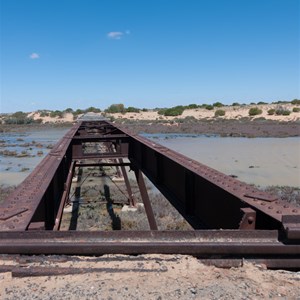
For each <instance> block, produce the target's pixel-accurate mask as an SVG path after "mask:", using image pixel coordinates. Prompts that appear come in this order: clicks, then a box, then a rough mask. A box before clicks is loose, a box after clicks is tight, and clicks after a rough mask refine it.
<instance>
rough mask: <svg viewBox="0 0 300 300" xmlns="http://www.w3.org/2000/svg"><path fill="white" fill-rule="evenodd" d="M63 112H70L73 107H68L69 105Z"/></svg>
mask: <svg viewBox="0 0 300 300" xmlns="http://www.w3.org/2000/svg"><path fill="white" fill-rule="evenodd" d="M65 112H66V113H72V112H73V109H72V108H70V107H69V108H66V109H65Z"/></svg>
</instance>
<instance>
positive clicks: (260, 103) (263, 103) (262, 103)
mask: <svg viewBox="0 0 300 300" xmlns="http://www.w3.org/2000/svg"><path fill="white" fill-rule="evenodd" d="M265 104H268V103H266V102H263V101H259V102H257V105H265Z"/></svg>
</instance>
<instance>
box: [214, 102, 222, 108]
mask: <svg viewBox="0 0 300 300" xmlns="http://www.w3.org/2000/svg"><path fill="white" fill-rule="evenodd" d="M213 106H214V107H223V106H224V104H223V103H221V102H215V103H213Z"/></svg>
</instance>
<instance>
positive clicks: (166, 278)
mask: <svg viewBox="0 0 300 300" xmlns="http://www.w3.org/2000/svg"><path fill="white" fill-rule="evenodd" d="M51 260H52V261H50V262H49V261H47V260H44V259H43V257H41V259H40V262H36V263H30V258H29V259H28V260H26V257H22V258H21V260H20V261H19V262H16V261H15V260H14V261H10V260H9V258H7V257H1V258H0V262H1V264H3V263H5V264H15V265H22V266H23V268H24V269H25V268H29V267H30V266H36V267H38V266H39V267H41V268H45V269H47V268H48V269H49V268H51V267H52V268H56V269H59V268H71V269H73V270H74V271H75V272H74V274H73V275H62V276H39V277H24V278H18V277H12V273H11V272H8V273H2V274H0V286H1V292H0V297H1V299H7V300H8V299H14V300H16V299H22V300H23V299H89V300H90V299H216V300H217V299H218V300H219V299H230V300H231V299H299V297H300V273H299V272H298V273H293V272H288V271H280V270H279V271H272V270H265V269H264V267H263V266H259V265H253V264H250V263H244V265H243V266H242V267H239V268H231V269H219V268H216V267H211V266H205V265H203V264H202V263H201V262H200V261H199V260H197V259H196V258H194V257H190V256H184V255H172V256H170V255H158V254H153V255H140V256H123V255H104V256H102V257H64V256H60V257H52V259H51ZM76 269H77V271H78V272H79V269H81V271H80V272H83V274H78V273H77V274H76Z"/></svg>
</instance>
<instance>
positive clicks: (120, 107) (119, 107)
mask: <svg viewBox="0 0 300 300" xmlns="http://www.w3.org/2000/svg"><path fill="white" fill-rule="evenodd" d="M105 112H108V113H111V114H115V113H125V112H126V109H125V107H124V104H122V103H120V104H112V105H111V106H109V107H108V108H107V109H106V110H105Z"/></svg>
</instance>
